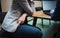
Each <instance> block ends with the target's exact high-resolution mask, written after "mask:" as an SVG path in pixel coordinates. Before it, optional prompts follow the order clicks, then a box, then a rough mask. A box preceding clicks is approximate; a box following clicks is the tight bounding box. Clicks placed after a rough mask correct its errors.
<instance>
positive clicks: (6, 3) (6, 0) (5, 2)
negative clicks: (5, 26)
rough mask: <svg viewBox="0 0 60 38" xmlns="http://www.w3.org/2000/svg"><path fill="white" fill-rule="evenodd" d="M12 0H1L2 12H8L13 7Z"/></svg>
mask: <svg viewBox="0 0 60 38" xmlns="http://www.w3.org/2000/svg"><path fill="white" fill-rule="evenodd" d="M11 3H12V0H1V6H2V12H7V11H8V10H9V7H11Z"/></svg>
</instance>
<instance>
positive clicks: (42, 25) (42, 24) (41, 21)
mask: <svg viewBox="0 0 60 38" xmlns="http://www.w3.org/2000/svg"><path fill="white" fill-rule="evenodd" d="M41 23H42V27H44V25H43V19H41Z"/></svg>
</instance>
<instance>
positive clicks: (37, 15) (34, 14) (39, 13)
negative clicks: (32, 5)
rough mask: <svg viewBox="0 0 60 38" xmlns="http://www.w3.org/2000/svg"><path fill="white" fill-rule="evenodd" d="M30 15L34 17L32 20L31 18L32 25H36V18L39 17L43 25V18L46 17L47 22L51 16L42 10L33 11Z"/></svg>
mask: <svg viewBox="0 0 60 38" xmlns="http://www.w3.org/2000/svg"><path fill="white" fill-rule="evenodd" d="M32 16H33V17H34V20H33V25H34V26H35V25H36V22H37V18H41V22H42V26H43V19H48V20H49V22H50V19H51V16H49V15H47V14H44V12H43V11H42V10H41V11H37V12H34V13H33V15H32Z"/></svg>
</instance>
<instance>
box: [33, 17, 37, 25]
mask: <svg viewBox="0 0 60 38" xmlns="http://www.w3.org/2000/svg"><path fill="white" fill-rule="evenodd" d="M36 23H37V17H34V19H33V26H36Z"/></svg>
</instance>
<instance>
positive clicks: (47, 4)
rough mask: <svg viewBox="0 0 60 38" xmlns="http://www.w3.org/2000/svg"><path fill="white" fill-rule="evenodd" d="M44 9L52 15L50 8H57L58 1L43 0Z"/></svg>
mask: <svg viewBox="0 0 60 38" xmlns="http://www.w3.org/2000/svg"><path fill="white" fill-rule="evenodd" d="M42 6H43V11H44V13H45V14H48V15H50V10H52V9H55V8H56V1H42Z"/></svg>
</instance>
